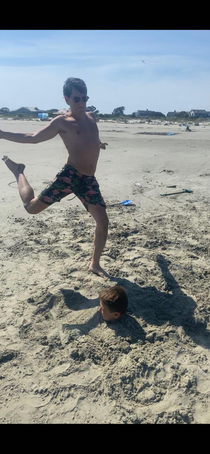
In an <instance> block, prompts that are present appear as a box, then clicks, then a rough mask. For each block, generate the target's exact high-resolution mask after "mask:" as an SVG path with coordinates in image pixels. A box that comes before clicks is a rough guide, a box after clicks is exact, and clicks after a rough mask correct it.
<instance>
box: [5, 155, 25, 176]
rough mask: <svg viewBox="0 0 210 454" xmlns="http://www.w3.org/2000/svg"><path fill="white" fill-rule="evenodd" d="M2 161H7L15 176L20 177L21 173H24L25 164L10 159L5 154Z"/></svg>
mask: <svg viewBox="0 0 210 454" xmlns="http://www.w3.org/2000/svg"><path fill="white" fill-rule="evenodd" d="M2 161H4V162H5V164H6V166H7V167H8V169H9V170H11V172H12V173H13V174H14V175H15V178H18V176H19V175H20V173H23V171H24V169H25V165H24V164H17V163H16V162H14V161H12V160H11V159H9V158H8V156H3V158H2Z"/></svg>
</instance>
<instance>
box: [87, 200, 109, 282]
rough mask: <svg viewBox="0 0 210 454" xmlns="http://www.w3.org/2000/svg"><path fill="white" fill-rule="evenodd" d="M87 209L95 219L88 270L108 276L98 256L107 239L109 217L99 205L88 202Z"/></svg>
mask: <svg viewBox="0 0 210 454" xmlns="http://www.w3.org/2000/svg"><path fill="white" fill-rule="evenodd" d="M88 211H89V213H90V214H91V215H92V216H93V218H94V219H95V221H96V230H95V236H94V250H93V256H92V260H91V263H90V270H91V271H93V273H96V274H98V275H99V276H103V277H104V276H107V277H110V276H109V274H108V273H106V271H104V270H103V268H101V266H100V263H99V262H100V257H101V254H102V252H103V249H104V246H105V244H106V240H107V234H108V224H109V219H108V216H107V213H106V209H105V208H104V207H102V206H101V205H90V204H88Z"/></svg>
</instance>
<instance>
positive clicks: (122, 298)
mask: <svg viewBox="0 0 210 454" xmlns="http://www.w3.org/2000/svg"><path fill="white" fill-rule="evenodd" d="M99 301H100V311H101V313H102V316H103V319H104V320H106V321H109V322H113V321H116V320H117V319H119V318H121V317H122V316H123V315H124V314H125V312H126V310H127V307H128V297H127V294H126V291H125V289H124V288H123V287H120V286H119V285H114V287H109V288H104V289H102V290H101V291H100V293H99Z"/></svg>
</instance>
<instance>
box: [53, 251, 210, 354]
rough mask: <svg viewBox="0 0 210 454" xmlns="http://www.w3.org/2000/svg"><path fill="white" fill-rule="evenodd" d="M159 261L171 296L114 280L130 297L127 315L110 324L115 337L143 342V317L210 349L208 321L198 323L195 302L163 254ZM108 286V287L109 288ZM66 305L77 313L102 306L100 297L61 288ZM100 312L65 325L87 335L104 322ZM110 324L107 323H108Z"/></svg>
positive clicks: (147, 321)
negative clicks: (180, 331)
mask: <svg viewBox="0 0 210 454" xmlns="http://www.w3.org/2000/svg"><path fill="white" fill-rule="evenodd" d="M157 262H158V265H159V267H160V269H161V272H162V275H163V277H164V279H165V282H166V289H167V290H168V291H170V292H172V293H167V292H162V291H160V290H157V289H156V288H155V287H140V286H139V285H137V284H135V283H134V282H131V281H129V280H128V279H125V278H120V277H111V278H110V280H111V281H112V282H113V285H114V283H115V284H117V285H122V286H123V287H124V288H125V289H126V292H127V295H128V312H127V314H126V315H125V316H124V317H123V318H122V319H121V320H120V321H117V322H116V323H108V326H109V327H110V328H111V329H113V330H115V332H116V335H118V336H122V337H124V338H126V337H127V338H129V341H130V342H131V343H135V342H144V341H145V337H146V333H145V331H144V330H143V328H142V327H141V326H140V324H139V323H138V321H137V320H136V318H135V317H137V318H143V319H144V321H145V322H146V323H148V324H150V325H156V326H161V325H164V324H165V323H166V322H168V323H169V324H171V325H175V326H178V327H179V326H181V327H183V329H184V331H185V333H186V334H187V335H188V336H190V337H191V338H192V339H193V341H194V342H195V343H197V344H199V345H202V346H203V347H205V348H210V332H209V331H208V330H207V329H206V325H207V324H206V322H200V321H197V320H196V319H195V317H194V311H195V309H196V307H197V306H196V303H195V301H194V300H193V299H192V298H191V297H189V296H187V295H186V294H185V293H184V292H183V291H182V290H181V288H180V287H179V284H178V283H177V281H176V280H175V279H174V277H173V275H172V274H171V273H170V271H169V269H168V262H167V260H165V258H164V257H163V256H162V255H158V256H157ZM107 286H108V285H107ZM60 291H61V292H62V294H63V296H64V301H65V304H66V305H67V306H68V308H69V309H71V310H74V311H78V310H82V309H88V308H93V307H99V298H95V299H92V300H91V299H88V298H86V297H84V296H82V295H81V294H80V293H78V292H75V291H73V290H67V289H61V290H60ZM102 322H103V319H102V316H101V313H100V312H99V311H97V312H96V313H94V315H93V316H92V317H91V318H90V319H89V320H87V322H85V323H83V324H72V325H66V328H67V329H79V330H80V331H81V332H82V333H84V334H87V333H88V332H89V331H91V330H92V329H93V328H96V327H97V326H98V324H100V323H102ZM106 323H107V322H106Z"/></svg>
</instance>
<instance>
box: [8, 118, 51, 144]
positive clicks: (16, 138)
mask: <svg viewBox="0 0 210 454" xmlns="http://www.w3.org/2000/svg"><path fill="white" fill-rule="evenodd" d="M59 125H60V121H59V117H57V118H55V119H54V120H52V121H51V122H50V123H49V124H48V125H47V126H45V128H43V129H40V131H37V132H34V133H16V132H6V131H1V130H0V139H5V140H10V141H12V142H17V143H34V144H35V143H39V142H44V141H45V140H50V139H52V138H53V137H55V136H56V135H57V134H58V133H59V131H60V127H59Z"/></svg>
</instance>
